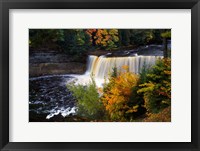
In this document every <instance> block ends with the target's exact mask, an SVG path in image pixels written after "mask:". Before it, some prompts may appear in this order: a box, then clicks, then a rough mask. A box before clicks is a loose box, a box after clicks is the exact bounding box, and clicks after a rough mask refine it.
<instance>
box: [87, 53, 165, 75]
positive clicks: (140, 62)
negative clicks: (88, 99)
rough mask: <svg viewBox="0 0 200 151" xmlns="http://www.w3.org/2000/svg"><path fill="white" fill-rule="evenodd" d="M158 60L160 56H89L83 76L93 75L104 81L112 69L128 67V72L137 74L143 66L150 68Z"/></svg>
mask: <svg viewBox="0 0 200 151" xmlns="http://www.w3.org/2000/svg"><path fill="white" fill-rule="evenodd" d="M158 58H162V57H161V56H131V57H110V58H107V57H105V56H100V57H97V56H89V57H88V64H87V67H88V68H87V71H86V73H85V75H90V74H93V75H94V77H95V78H98V79H104V78H107V77H108V75H109V73H111V72H112V69H113V67H117V69H118V70H120V69H121V67H122V66H124V65H126V66H128V67H129V71H130V72H133V73H136V74H138V73H139V72H140V71H141V69H142V68H143V67H144V65H146V66H148V67H150V66H152V65H154V64H155V62H156V60H157V59H158Z"/></svg>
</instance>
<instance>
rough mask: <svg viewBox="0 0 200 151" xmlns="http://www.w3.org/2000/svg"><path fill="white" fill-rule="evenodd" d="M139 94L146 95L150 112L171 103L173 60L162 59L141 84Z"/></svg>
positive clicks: (154, 111)
mask: <svg viewBox="0 0 200 151" xmlns="http://www.w3.org/2000/svg"><path fill="white" fill-rule="evenodd" d="M139 86H140V89H139V90H138V91H137V92H138V94H141V93H142V94H143V95H144V101H145V108H146V109H147V111H148V112H152V113H158V112H159V111H160V110H162V109H163V108H165V107H168V106H170V105H171V60H170V59H168V58H164V59H160V60H158V61H157V62H156V65H155V66H153V67H152V69H151V70H150V71H149V73H148V74H147V76H146V82H145V83H142V84H140V85H139Z"/></svg>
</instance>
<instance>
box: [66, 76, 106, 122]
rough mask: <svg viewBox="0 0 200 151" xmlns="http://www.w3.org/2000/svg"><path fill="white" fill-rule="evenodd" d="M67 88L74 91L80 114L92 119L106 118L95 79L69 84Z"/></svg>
mask: <svg viewBox="0 0 200 151" xmlns="http://www.w3.org/2000/svg"><path fill="white" fill-rule="evenodd" d="M67 88H68V89H69V90H71V91H72V93H73V96H74V97H75V98H76V100H77V107H78V114H79V115H80V116H82V117H86V118H88V119H92V120H99V119H103V118H104V107H103V104H102V102H101V101H100V100H99V94H98V92H97V88H96V84H95V81H94V79H93V78H92V81H91V82H90V83H89V84H88V85H86V86H84V85H74V84H70V85H67Z"/></svg>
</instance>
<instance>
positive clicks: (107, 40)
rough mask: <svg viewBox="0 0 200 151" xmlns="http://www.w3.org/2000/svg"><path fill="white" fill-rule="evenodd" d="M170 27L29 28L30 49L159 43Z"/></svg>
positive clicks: (75, 51)
mask: <svg viewBox="0 0 200 151" xmlns="http://www.w3.org/2000/svg"><path fill="white" fill-rule="evenodd" d="M167 38H171V30H170V29H30V30H29V46H30V48H31V49H33V50H59V51H62V52H66V53H68V54H82V53H84V52H86V51H89V50H116V49H119V48H122V49H123V48H126V47H137V46H140V45H147V44H152V43H153V44H162V43H163V40H165V39H167Z"/></svg>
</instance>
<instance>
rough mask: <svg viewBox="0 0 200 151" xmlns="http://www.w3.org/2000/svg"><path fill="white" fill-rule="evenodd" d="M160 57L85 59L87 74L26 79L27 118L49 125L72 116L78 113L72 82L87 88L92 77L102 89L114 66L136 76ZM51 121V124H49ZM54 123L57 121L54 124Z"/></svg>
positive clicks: (91, 57) (92, 57) (95, 57)
mask: <svg viewBox="0 0 200 151" xmlns="http://www.w3.org/2000/svg"><path fill="white" fill-rule="evenodd" d="M159 58H162V57H161V56H130V57H106V56H100V57H97V56H88V63H87V70H86V72H85V74H84V75H75V74H74V75H73V74H67V75H51V76H41V77H35V78H30V79H29V116H30V115H31V117H34V116H38V115H43V116H42V118H43V119H42V120H41V119H40V118H38V119H34V120H33V119H32V118H30V117H29V121H30V122H31V121H38V122H39V121H40V120H41V121H45V120H46V121H48V120H50V119H52V118H54V117H55V116H60V117H68V116H74V115H76V112H77V107H76V100H75V98H74V97H73V96H72V93H71V92H70V91H69V90H68V89H67V87H66V85H67V83H68V82H71V81H73V80H75V81H76V82H75V84H87V83H88V82H89V81H90V76H91V74H93V75H94V78H95V81H96V84H97V86H99V87H101V86H102V84H103V82H104V79H105V78H106V77H108V75H109V73H110V72H112V68H113V67H114V66H116V67H117V68H118V69H120V68H121V67H122V66H124V65H127V66H128V67H129V71H131V72H134V73H136V74H138V73H139V72H140V71H141V69H142V67H143V66H144V65H145V64H146V65H148V66H152V65H153V64H155V62H156V60H157V59H159ZM51 121H52V120H51ZM53 121H56V119H55V120H53Z"/></svg>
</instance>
